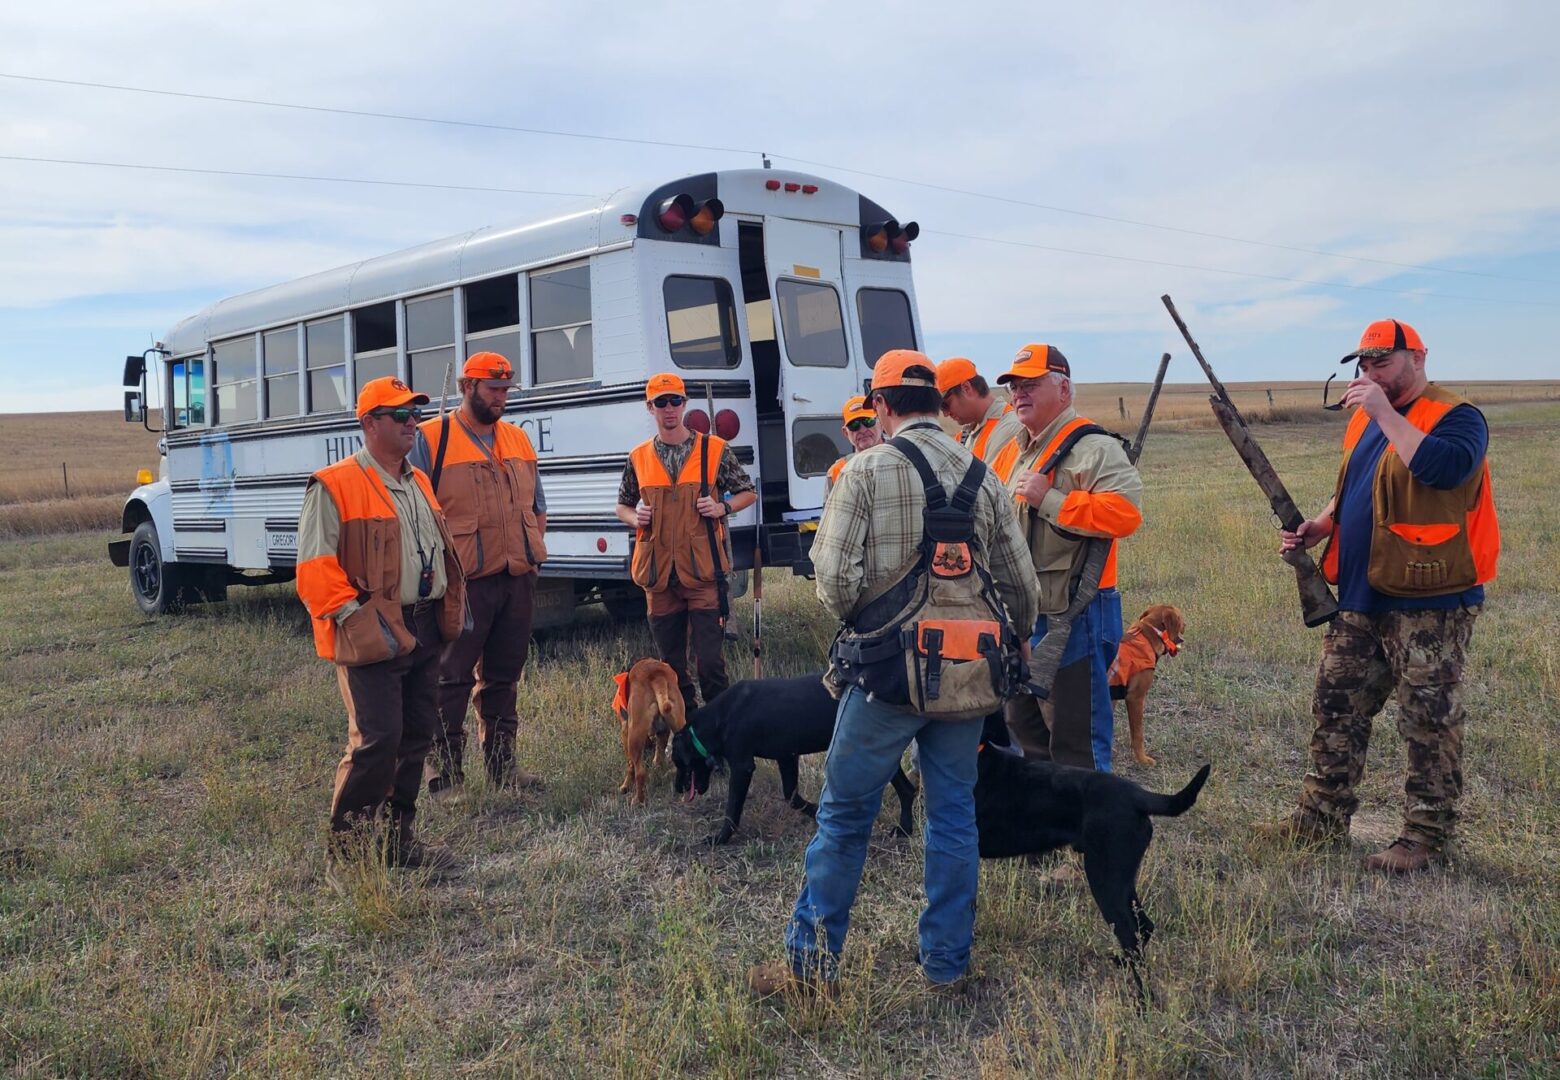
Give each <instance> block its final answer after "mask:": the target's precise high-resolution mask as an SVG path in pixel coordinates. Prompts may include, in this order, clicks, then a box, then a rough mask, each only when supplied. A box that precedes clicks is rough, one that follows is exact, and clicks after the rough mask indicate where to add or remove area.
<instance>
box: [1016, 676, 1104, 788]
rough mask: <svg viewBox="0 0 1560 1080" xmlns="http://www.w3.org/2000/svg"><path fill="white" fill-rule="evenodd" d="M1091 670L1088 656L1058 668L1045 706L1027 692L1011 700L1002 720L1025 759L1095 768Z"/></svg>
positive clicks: (1081, 767)
mask: <svg viewBox="0 0 1560 1080" xmlns="http://www.w3.org/2000/svg"><path fill="white" fill-rule="evenodd" d="M1089 672H1090V666H1089V658H1088V657H1084V658H1083V659H1082V660H1079V661H1076V662H1074V663H1071V664H1068V665H1067V666H1066V667H1064V668H1061V669H1060V670H1059V671H1057V673H1056V681H1055V682H1054V683H1052V684H1051V700H1050V701H1049V702H1048V703H1046V705H1045V706H1044V708H1043V709H1042V708H1041V705H1040V700H1039V699H1038V698H1035V697H1031V696H1030V695H1028V694H1019V695H1017V696H1015V697H1011V698H1009V699H1008V702H1007V705H1006V706H1004V709H1003V719H1005V720H1006V721H1007V726H1008V731H1009V732H1011V733H1012V736H1013V738H1015V739H1016V740H1018V745H1019V746H1020V747H1021V748H1022V749H1023V751H1024V756H1025V757H1026V758H1034V759H1037V760H1039V761H1054V762H1055V763H1056V764H1058V765H1072V766H1075V767H1077V768H1080V769H1092V768H1094V749H1093V746H1092V743H1091V740H1090V723H1091V722H1092V718H1093V714H1092V712H1091V706H1090V700H1091V699H1090V696H1089V694H1090V685H1091V683H1090V674H1089Z"/></svg>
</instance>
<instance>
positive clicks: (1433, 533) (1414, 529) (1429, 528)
mask: <svg viewBox="0 0 1560 1080" xmlns="http://www.w3.org/2000/svg"><path fill="white" fill-rule="evenodd" d="M1387 527H1388V528H1389V529H1391V530H1392V531H1393V533H1394V534H1396V535H1397V536H1400V537H1402V538H1403V539H1404V540H1407V541H1408V542H1409V543H1410V544H1420V545H1423V546H1426V547H1429V546H1433V545H1435V544H1444V543H1446V542H1447V541H1448V540H1451V539H1453V538H1454V537H1456V536H1457V534H1458V533H1460V532H1462V526H1460V525H1458V524H1456V523H1455V522H1452V523H1450V524H1445V525H1437V524H1430V525H1410V524H1404V523H1402V522H1396V523H1394V524H1392V525H1389V526H1387Z"/></svg>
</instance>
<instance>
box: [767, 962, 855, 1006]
mask: <svg viewBox="0 0 1560 1080" xmlns="http://www.w3.org/2000/svg"><path fill="white" fill-rule="evenodd" d="M747 984H748V989H749V990H751V991H752V992H753V996H754V997H756V998H758V1000H760V1001H763V1000H764V999H765V998H772V997H775V996H776V995H779V996H780V997H782V998H784V999H785V1001H786V1002H787V1004H791V1003H795V1002H800V1001H803V1000H805V999H807V998H812V997H821V998H827V999H832V998H837V997H839V996H840V983H839V980H838V979H820V978H804V977H803V976H801V975H798V974H797V973H796V972H794V971H792V970H791V965H790V964H787V963H784V962H776V963H771V964H755V965H754V966H753V967H750V968H748V973H747Z"/></svg>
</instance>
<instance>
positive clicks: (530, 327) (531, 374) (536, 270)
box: [523, 257, 596, 387]
mask: <svg viewBox="0 0 1560 1080" xmlns="http://www.w3.org/2000/svg"><path fill="white" fill-rule="evenodd" d="M591 263H592V260H591V259H590V258H588V257H587V258H584V259H570V260H569V261H568V262H563V263H553V264H551V265H548V266H537V267H533V268H531V269H530V270H527V271H526V272H525V296H524V298H523V299H524V303H525V310H524V313H523V314H524V317H525V333H526V341H527V344H528V346H529V347H528V348H527V349H526V352H527V353H529V356H528V357H527V361H528V364H527V368H526V375H527V376H528V381H527V382H526V384H525V385H526V386H528V387H530V386H568V385H571V384H574V383H588V382H590V381H591V380H592V379H594V378H595V376H596V340H595V330H594V329H592V331H591V354H590V367H589V368H588V369H587V370H586V371H585V373H584V374H582V375H572V376H570V377H569V378H567V379H548V380H546V381H543V379H542V378H541V371H540V357H539V356H538V354H537V348H536V336H537V335H538V334H546V333H550V332H552V331H555V330H573V331H576V334H577V332H578V330H579V329H580V327H582V326H588V327H592V328H594V326H595V323H596V319H595V315H596V310H595V304H596V285H595V282H594V281H593V280H592V278H593V277H594V274H593V273H592V266H591ZM582 267H583V268H584V270H585V283H586V289H587V291H588V293H589V295H588V296H587V298H586V312H587V313H588V315H589V317H588V318H586V319H585V321H584V322H572V323H557V324H548V325H546V326H542V325H540V324H538V323H537V321H536V312H535V310H533V309H534V306H535V304H536V291H535V289H534V288H532V283H533V282H534V281H535V279H536V278H538V277H546V276H548V275H549V274H556V273H559V272H561V271H564V270H578V269H580V268H582ZM576 340H577V338H576V337H572V336H571V337H570V339H569V344H570V347H571V348H572V347H573V346H574V345H575V343H576Z"/></svg>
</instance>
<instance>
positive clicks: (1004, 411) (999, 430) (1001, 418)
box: [959, 397, 1024, 465]
mask: <svg viewBox="0 0 1560 1080" xmlns="http://www.w3.org/2000/svg"><path fill="white" fill-rule="evenodd" d="M993 418H995V419H996V421H997V426H996V427H994V428H992V430H991V438H989V439H987V440H986V452H985V453H984V454H983V455H981V460H982V461H984V462H986V464H988V465H989V464H991V463H992V462H993V461H995V460H996V459H997V452H998V451H999V450H1001V449H1002V448H1003V447H1004V446H1006V445H1007V444H1008V443H1010V442H1012V441H1013V440H1014V439H1016V438H1017V437H1018V433H1019V432H1020V431H1023V430H1024V425H1023V424H1022V423H1021V422H1020V421H1019V419H1018V413H1016V412H1014V411H1013V410H1011V409H1009V408H1008V404H1007V402H1005V401H1001V400H998V399H997V398H995V397H993V398H992V399H991V404H990V405H989V406H987V408H986V415H985V416H983V417H981V418H980V419H979V420H977V421H975V423H973V424H967V425H965V426H964V427H963V428H961V429H960V431H959V442H960V443H962V444H963V445H964V446H965V447H966V448H968V449H969V451H970V452H971V453H974V451H975V440H976V439H977V438H978V437H979V436H980V429H981V428H983V427H985V426H986V421H987V420H990V419H993Z"/></svg>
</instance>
